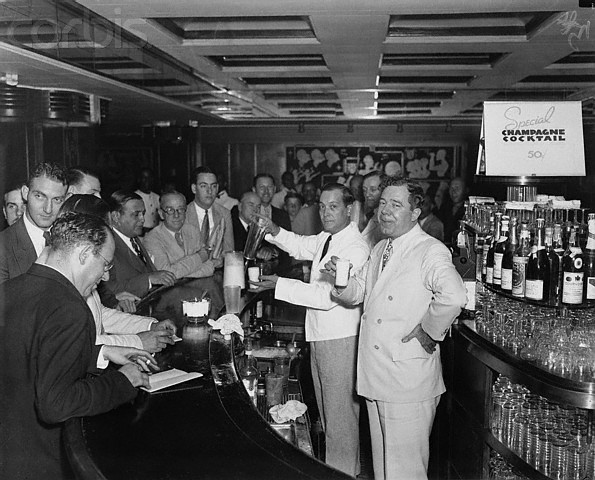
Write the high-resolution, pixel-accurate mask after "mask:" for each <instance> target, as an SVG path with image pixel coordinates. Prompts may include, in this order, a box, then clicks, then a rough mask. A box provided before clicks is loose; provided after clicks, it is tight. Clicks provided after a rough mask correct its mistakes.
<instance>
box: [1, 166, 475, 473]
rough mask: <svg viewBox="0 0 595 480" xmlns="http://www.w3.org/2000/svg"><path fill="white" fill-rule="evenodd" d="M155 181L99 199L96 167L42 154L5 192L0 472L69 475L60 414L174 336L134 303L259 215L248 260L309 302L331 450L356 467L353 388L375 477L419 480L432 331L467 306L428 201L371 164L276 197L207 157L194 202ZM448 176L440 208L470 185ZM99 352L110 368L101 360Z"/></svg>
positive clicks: (333, 458) (236, 245) (218, 262)
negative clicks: (236, 180)
mask: <svg viewBox="0 0 595 480" xmlns="http://www.w3.org/2000/svg"><path fill="white" fill-rule="evenodd" d="M457 182H459V183H460V181H459V180H457V179H455V180H453V184H454V185H455V187H457ZM153 183H154V179H153V174H152V172H151V171H150V170H147V169H144V170H142V171H141V173H140V175H139V182H138V187H139V188H138V189H137V190H136V191H134V190H117V191H115V192H113V193H112V194H111V195H110V196H109V197H108V198H106V199H105V200H103V199H102V197H101V182H100V179H99V177H98V175H97V174H95V173H94V172H92V171H91V170H89V169H86V168H82V167H75V168H72V169H70V170H69V171H65V170H64V169H63V168H62V167H60V166H58V165H55V164H47V163H44V164H40V165H38V166H37V167H36V168H35V170H34V171H33V172H32V173H31V175H30V178H29V179H28V181H27V183H26V184H24V185H21V186H20V187H19V188H16V189H13V190H11V191H9V192H7V193H6V195H5V197H4V214H5V217H6V220H7V223H8V224H9V225H10V226H9V227H8V228H7V229H5V230H4V231H2V232H0V290H1V291H0V302H1V303H2V305H1V306H0V311H1V312H2V318H0V330H1V332H0V338H1V340H0V342H2V345H1V346H0V359H1V362H2V363H1V364H0V371H1V373H0V379H1V384H0V412H1V413H0V430H1V432H0V433H1V434H2V438H10V441H8V442H2V446H1V447H0V477H2V478H15V479H16V478H41V477H44V478H62V477H63V476H66V475H67V474H68V469H67V467H66V465H65V461H64V457H63V455H62V453H61V448H60V442H59V427H60V425H61V423H63V422H64V421H65V420H67V419H69V418H71V417H76V416H83V415H93V414H97V413H100V412H104V411H106V410H109V409H111V408H114V407H115V406H117V405H119V404H121V403H123V402H125V401H128V400H130V399H131V398H133V397H134V395H135V392H136V387H139V386H143V385H144V386H147V385H148V376H147V372H148V371H150V366H151V365H153V364H155V361H154V359H153V357H152V356H151V355H150V354H153V353H156V352H159V351H160V350H162V349H163V348H165V347H166V346H167V345H170V344H173V335H174V334H175V325H174V324H173V322H171V321H170V320H164V321H161V322H158V321H157V320H155V319H152V318H150V317H144V316H140V315H137V314H135V311H136V306H137V304H138V302H139V301H140V299H141V298H142V297H144V296H145V295H146V294H147V293H148V292H149V291H150V290H151V289H153V288H155V287H159V286H172V285H174V284H175V282H176V281H177V280H178V279H180V278H184V277H194V278H202V277H209V276H211V275H213V274H214V272H215V271H216V270H217V269H218V268H221V267H222V266H223V260H222V258H223V253H225V252H227V251H232V250H243V249H244V244H245V242H246V238H247V232H248V229H249V226H250V224H251V222H253V221H259V222H261V224H264V225H265V226H266V228H267V231H268V232H269V233H268V234H267V236H266V238H265V240H266V241H265V242H263V244H262V245H261V246H260V248H259V250H258V252H257V257H258V258H259V259H261V260H262V261H264V262H274V263H275V266H276V271H277V272H278V274H273V275H263V276H262V278H261V282H260V283H259V286H260V287H261V288H263V289H266V288H271V289H274V295H275V298H278V299H280V300H284V301H287V302H290V303H293V304H296V305H301V306H304V307H306V320H305V332H306V340H307V341H308V342H309V343H310V351H311V370H312V377H313V381H314V389H315V394H316V399H317V405H318V409H319V412H320V417H321V422H322V426H323V429H324V432H325V440H326V442H325V445H326V456H325V460H326V462H327V463H328V464H329V465H331V466H333V467H335V468H337V469H339V470H342V471H344V472H346V473H348V474H350V475H353V476H356V475H357V474H358V473H359V472H360V465H359V408H360V403H359V398H358V395H359V396H361V397H363V398H365V400H366V406H367V410H368V415H369V418H370V432H371V436H372V447H373V459H374V472H375V478H377V479H382V478H391V479H393V478H403V479H411V478H426V475H427V473H426V472H427V463H428V456H429V446H428V438H429V432H430V429H431V426H432V423H433V419H434V414H435V411H436V406H437V404H438V401H439V399H440V395H441V394H442V393H443V392H444V384H443V382H442V375H441V364H440V356H439V349H438V347H437V343H438V342H439V341H440V340H442V338H443V337H444V335H445V333H446V331H447V330H448V327H449V326H450V324H451V323H452V321H453V320H454V319H455V318H456V316H457V315H458V313H459V311H460V309H461V308H462V307H463V306H464V304H465V300H466V299H465V289H464V287H463V284H462V281H461V279H460V277H459V276H458V274H457V273H456V270H455V269H454V266H453V264H452V262H451V259H450V252H449V250H448V249H447V248H446V246H445V245H444V244H443V243H442V242H441V241H440V240H443V239H444V235H445V228H444V227H443V228H440V224H439V223H440V220H439V219H438V218H437V216H436V215H435V214H434V210H435V209H434V208H433V203H432V202H433V199H432V195H431V194H428V192H424V191H423V189H422V188H421V186H420V185H419V184H418V183H416V182H415V181H411V180H408V179H403V178H393V177H386V176H384V175H383V174H381V173H380V172H376V171H372V172H369V173H367V174H366V175H365V176H363V177H362V176H359V175H354V176H352V177H351V178H350V183H349V185H342V184H338V183H332V184H328V185H324V186H322V189H321V192H320V197H318V189H317V187H316V185H314V184H311V183H306V184H304V185H303V187H302V189H301V192H297V191H296V188H295V186H294V184H293V175H292V174H291V173H289V172H286V173H285V174H283V176H282V178H281V184H282V186H281V188H280V189H279V191H277V188H276V182H275V179H274V178H273V177H272V176H271V175H269V174H264V173H261V174H258V175H256V176H255V177H254V180H253V187H252V189H251V190H250V191H247V192H245V193H244V194H243V195H241V197H240V198H239V200H235V199H233V198H231V197H230V196H229V195H228V193H227V190H226V185H225V183H224V179H222V178H221V177H220V176H219V177H218V176H217V175H216V174H215V173H214V172H212V171H211V170H210V169H209V168H207V167H198V168H196V169H195V170H194V171H193V173H192V176H191V179H190V182H189V183H190V189H191V191H192V194H193V199H192V200H191V201H190V202H188V203H187V201H186V197H185V196H184V195H183V194H182V193H180V192H177V191H175V190H174V189H169V190H167V191H166V192H164V193H162V195H161V196H159V195H157V194H156V193H155V192H153ZM459 187H460V188H455V189H454V190H456V191H455V194H457V195H458V196H457V195H455V196H454V197H453V195H452V192H451V197H453V198H452V202H451V204H450V205H449V206H444V208H445V211H446V212H447V213H449V214H450V216H451V217H452V216H454V215H456V214H457V211H455V210H456V209H457V208H458V207H459V206H460V203H458V202H459V197H461V196H462V195H464V194H465V187H464V183H463V184H462V185H459ZM461 198H462V197H461ZM426 232H428V233H429V234H428V233H426ZM440 237H442V238H440ZM338 258H341V259H346V260H349V262H350V264H351V276H350V280H349V284H348V285H347V287H341V288H338V287H337V288H335V286H334V275H335V265H336V260H337V259H338ZM296 262H308V265H310V266H311V270H310V271H311V276H310V278H309V279H305V280H299V279H295V278H290V277H289V276H284V275H283V272H287V271H289V270H290V268H291V266H292V265H295V263H296ZM108 362H113V363H115V364H119V365H121V368H120V369H119V370H114V369H109V370H104V369H105V367H106V366H107V364H108ZM101 371H103V373H102V374H100V375H93V377H89V374H90V373H95V374H96V373H98V372H101ZM31 455H35V456H36V458H38V459H39V462H30V461H27V458H26V457H30V456H31Z"/></svg>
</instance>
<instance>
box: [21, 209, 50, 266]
mask: <svg viewBox="0 0 595 480" xmlns="http://www.w3.org/2000/svg"><path fill="white" fill-rule="evenodd" d="M23 220H24V222H25V229H26V230H27V233H28V234H29V238H30V239H31V241H32V242H33V248H35V253H36V254H37V256H38V257H39V255H41V251H42V250H43V248H44V247H45V238H44V237H43V233H44V232H45V230H44V229H42V228H39V227H38V226H37V225H35V224H34V223H33V222H32V221H31V220H29V216H28V215H27V212H25V214H24V215H23Z"/></svg>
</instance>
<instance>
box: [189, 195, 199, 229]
mask: <svg viewBox="0 0 595 480" xmlns="http://www.w3.org/2000/svg"><path fill="white" fill-rule="evenodd" d="M194 205H195V203H194V201H192V202H190V203H189V204H188V205H187V209H186V222H185V223H188V224H189V225H194V226H195V227H197V228H198V229H199V230H200V225H199V224H198V216H197V215H196V207H195V206H194Z"/></svg>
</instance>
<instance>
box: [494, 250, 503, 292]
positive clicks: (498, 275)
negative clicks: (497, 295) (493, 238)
mask: <svg viewBox="0 0 595 480" xmlns="http://www.w3.org/2000/svg"><path fill="white" fill-rule="evenodd" d="M503 257H504V254H503V253H494V285H500V284H501V283H502V258H503Z"/></svg>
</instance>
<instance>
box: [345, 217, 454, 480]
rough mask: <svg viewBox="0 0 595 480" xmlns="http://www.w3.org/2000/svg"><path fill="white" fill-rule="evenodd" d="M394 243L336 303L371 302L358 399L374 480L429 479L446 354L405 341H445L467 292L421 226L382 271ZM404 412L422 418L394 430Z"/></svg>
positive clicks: (377, 251)
mask: <svg viewBox="0 0 595 480" xmlns="http://www.w3.org/2000/svg"><path fill="white" fill-rule="evenodd" d="M387 242H388V240H386V239H385V240H382V241H381V242H379V243H378V244H377V245H376V247H375V248H374V250H373V251H372V253H371V254H370V259H369V260H368V262H367V263H366V264H365V265H364V266H363V267H362V268H361V269H360V270H359V271H356V272H355V273H354V275H353V276H352V277H351V279H350V281H349V285H348V286H347V288H346V289H345V290H344V291H343V292H342V293H341V294H338V293H337V292H336V291H335V292H334V296H335V297H336V298H338V299H340V300H341V301H344V302H346V303H348V304H353V305H356V304H358V303H359V302H361V301H362V300H363V302H364V311H363V315H362V321H361V329H360V337H359V350H358V365H357V392H358V394H360V395H362V396H364V397H366V399H367V400H368V411H369V412H370V426H371V432H372V448H373V455H374V473H375V478H378V479H382V478H390V479H391V480H392V479H393V478H397V479H399V478H400V479H408V480H409V479H418V478H425V477H426V471H427V459H428V455H429V450H428V437H429V433H430V430H431V425H432V422H433V419H434V413H435V408H436V406H437V401H438V398H439V396H440V395H441V394H442V393H443V392H444V390H445V387H444V382H443V379H442V365H441V362H440V350H439V348H436V351H435V352H434V353H433V354H429V353H427V352H426V351H425V350H424V348H423V347H422V346H421V344H420V343H419V341H418V340H417V339H416V338H414V339H412V340H410V341H409V342H407V343H403V342H402V341H401V340H402V339H403V337H405V336H406V335H408V334H409V333H410V332H411V331H412V330H413V329H414V328H415V326H416V325H418V324H421V326H422V328H423V329H424V331H425V332H426V333H427V334H428V335H429V336H430V337H432V338H433V339H434V340H437V341H438V340H442V339H443V338H444V336H445V335H446V333H447V332H448V329H449V327H450V325H451V324H452V322H453V320H454V319H455V318H456V316H457V315H458V314H459V312H460V310H461V308H462V307H463V306H464V305H465V302H466V295H465V287H464V285H463V281H462V280H461V277H460V276H459V274H458V273H457V271H456V270H455V267H454V265H453V263H452V260H451V256H450V252H449V251H448V249H447V248H446V247H445V246H444V244H442V243H441V242H439V241H438V240H436V239H435V238H433V237H431V236H429V235H428V234H427V233H425V232H424V231H423V230H422V229H421V228H420V226H419V225H415V226H414V227H413V228H412V229H411V230H410V231H409V232H407V233H406V234H404V235H402V236H401V237H399V238H397V239H395V240H393V243H392V245H393V253H392V256H391V257H390V259H389V261H388V263H387V265H386V267H385V268H384V270H383V271H381V270H380V269H381V263H382V256H383V253H384V250H385V246H386V244H387ZM413 404H418V406H419V407H418V408H417V409H416V408H414V407H415V405H413ZM371 405H373V407H372V408H371ZM403 409H406V410H407V411H408V412H422V413H420V414H418V415H419V416H418V417H412V415H413V413H410V414H409V418H407V421H403V418H402V416H400V417H399V420H398V421H396V422H394V421H393V422H391V417H392V418H396V416H395V415H399V411H400V410H403ZM378 412H379V413H378ZM385 454H386V458H385Z"/></svg>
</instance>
